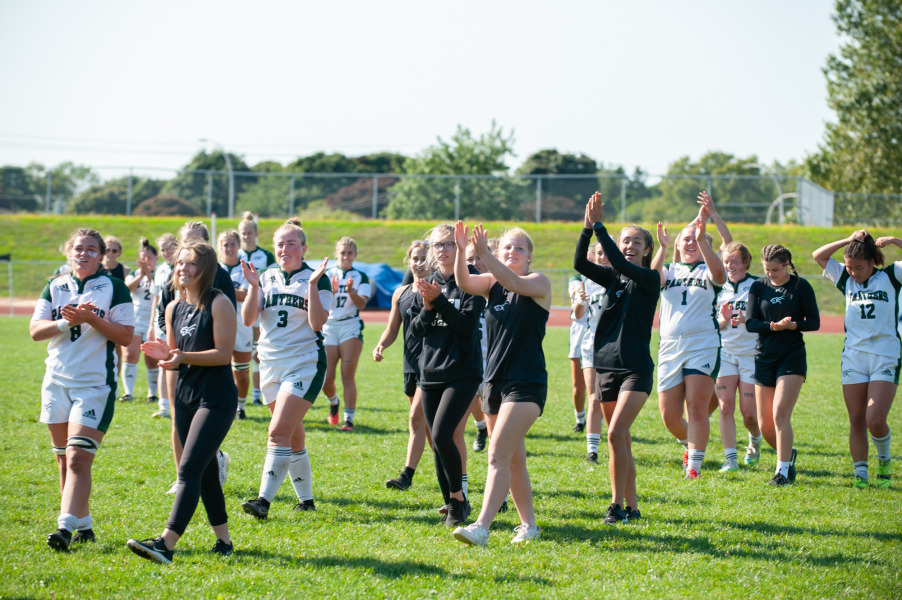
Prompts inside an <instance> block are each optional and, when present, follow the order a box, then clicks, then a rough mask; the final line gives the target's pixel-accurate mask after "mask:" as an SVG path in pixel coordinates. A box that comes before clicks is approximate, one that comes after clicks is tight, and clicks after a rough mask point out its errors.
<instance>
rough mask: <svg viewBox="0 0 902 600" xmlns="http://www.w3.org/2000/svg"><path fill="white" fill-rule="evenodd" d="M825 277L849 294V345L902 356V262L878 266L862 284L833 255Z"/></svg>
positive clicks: (892, 355) (846, 323) (847, 339)
mask: <svg viewBox="0 0 902 600" xmlns="http://www.w3.org/2000/svg"><path fill="white" fill-rule="evenodd" d="M824 277H826V278H827V279H829V280H830V281H832V282H833V284H834V285H835V286H836V288H837V289H838V290H839V291H841V292H842V293H843V294H844V295H845V297H846V317H845V328H846V343H845V349H846V350H858V351H861V352H869V353H871V354H876V355H878V356H890V357H892V358H899V351H900V343H899V332H898V330H897V329H896V323H897V319H898V314H899V301H898V298H899V289H900V287H902V283H900V281H902V262H897V263H894V264H892V265H890V266H888V267H886V268H883V269H877V268H875V269H874V274H873V275H871V276H870V277H868V279H867V281H865V282H864V284H858V283H855V280H854V279H852V278H851V277H850V276H849V272H848V271H846V268H845V267H844V266H843V265H841V264H840V263H838V262H837V261H835V260H833V259H832V258H831V259H829V260H828V261H827V265H826V266H825V267H824Z"/></svg>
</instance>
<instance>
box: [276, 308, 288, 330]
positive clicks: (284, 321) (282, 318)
mask: <svg viewBox="0 0 902 600" xmlns="http://www.w3.org/2000/svg"><path fill="white" fill-rule="evenodd" d="M276 327H288V311H287V310H280V311H279V322H278V323H276Z"/></svg>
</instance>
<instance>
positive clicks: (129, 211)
mask: <svg viewBox="0 0 902 600" xmlns="http://www.w3.org/2000/svg"><path fill="white" fill-rule="evenodd" d="M125 216H126V217H130V216H132V170H131V167H129V169H128V197H127V198H126V199H125Z"/></svg>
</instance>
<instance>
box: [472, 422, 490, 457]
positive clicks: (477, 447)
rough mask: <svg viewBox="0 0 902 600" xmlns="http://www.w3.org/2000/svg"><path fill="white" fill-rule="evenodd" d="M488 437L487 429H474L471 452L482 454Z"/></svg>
mask: <svg viewBox="0 0 902 600" xmlns="http://www.w3.org/2000/svg"><path fill="white" fill-rule="evenodd" d="M488 437H489V430H488V428H487V427H482V428H479V427H477V428H476V439H475V440H473V452H482V451H483V450H485V441H486V440H487V439H488Z"/></svg>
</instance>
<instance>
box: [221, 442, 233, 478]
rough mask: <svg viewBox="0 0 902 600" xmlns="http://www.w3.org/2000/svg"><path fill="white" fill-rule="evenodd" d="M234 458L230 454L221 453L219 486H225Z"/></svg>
mask: <svg viewBox="0 0 902 600" xmlns="http://www.w3.org/2000/svg"><path fill="white" fill-rule="evenodd" d="M231 462H232V457H231V456H229V453H228V452H223V451H222V450H220V451H219V485H221V486H222V485H225V482H226V478H227V477H228V476H229V463H231Z"/></svg>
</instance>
